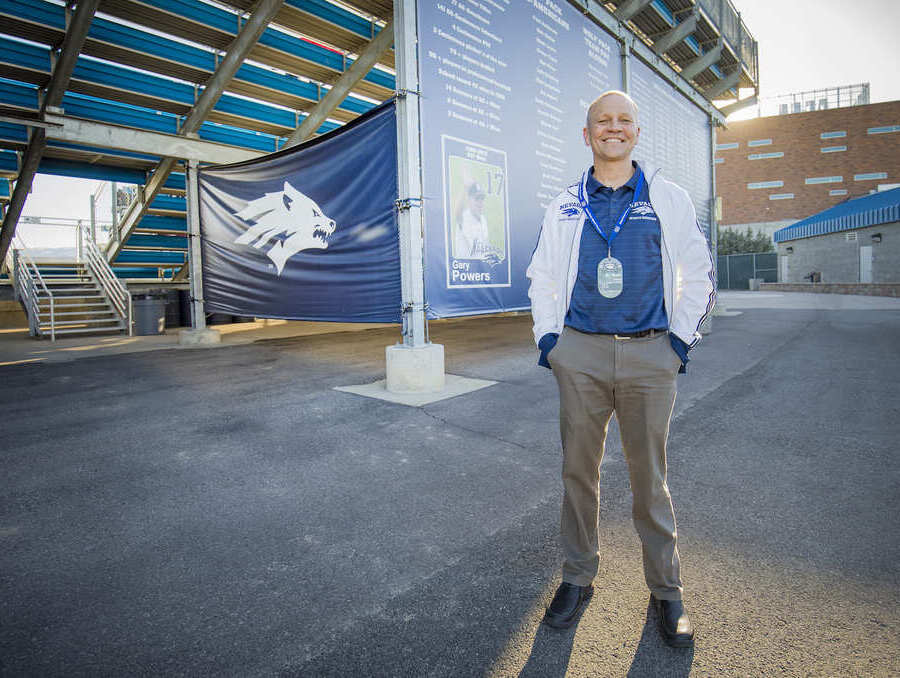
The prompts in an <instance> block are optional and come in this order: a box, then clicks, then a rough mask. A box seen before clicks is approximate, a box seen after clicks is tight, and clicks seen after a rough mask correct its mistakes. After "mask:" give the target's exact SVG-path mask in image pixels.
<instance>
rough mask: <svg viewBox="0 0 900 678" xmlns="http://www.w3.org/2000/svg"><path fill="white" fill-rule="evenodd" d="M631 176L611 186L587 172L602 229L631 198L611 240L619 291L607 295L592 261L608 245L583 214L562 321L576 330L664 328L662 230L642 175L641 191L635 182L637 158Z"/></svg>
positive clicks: (615, 331)
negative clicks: (625, 217)
mask: <svg viewBox="0 0 900 678" xmlns="http://www.w3.org/2000/svg"><path fill="white" fill-rule="evenodd" d="M633 164H634V167H635V172H634V174H633V175H632V176H631V178H630V179H629V180H628V181H627V182H626V183H625V185H623V186H620V187H619V188H617V189H616V190H612V189H611V188H609V187H607V186H604V185H603V184H601V183H600V182H598V181H597V180H596V179H595V178H594V176H593V168H591V170H590V171H589V174H588V179H587V187H586V188H587V199H588V204H589V205H590V208H591V211H592V212H593V213H594V217H595V218H596V219H597V223H599V224H600V226H601V227H602V228H603V231H604V233H609V232H610V231H612V229H613V227H614V226H615V224H616V221H617V220H618V219H619V217H620V216H621V214H622V212H623V211H624V210H625V208H626V207H628V204H629V203H630V202H631V201H632V199H633V198H634V200H635V202H634V207H633V208H632V210H631V214H630V215H629V217H628V221H626V222H625V224H624V225H623V226H622V229H621V231H619V234H618V235H617V236H616V237H615V239H614V240H613V242H612V256H613V257H615V258H616V259H618V260H619V261H621V262H622V273H623V286H622V293H621V294H619V296H617V297H615V298H613V299H608V298H606V297H604V296H603V295H602V294H600V292H599V290H598V289H597V264H598V263H599V262H600V260H601V259H604V258H605V257H606V256H607V252H608V250H609V248H608V246H607V242H606V240H604V239H603V238H602V237H601V236H600V234H599V233H597V229H596V228H594V225H593V224H592V223H591V220H590V219H585V222H584V228H583V229H582V233H581V246H580V249H579V254H578V276H577V278H576V280H575V288H574V289H573V290H572V300H571V302H570V304H569V310H568V313H567V314H566V320H565V324H566V325H567V326H569V327H572V328H574V329H576V330H579V331H581V332H591V333H598V334H626V333H627V334H630V333H634V332H643V331H645V330H666V329H667V328H668V327H669V321H668V318H667V317H666V307H665V301H664V297H663V272H662V250H661V240H662V233H661V232H660V227H659V218H658V217H657V216H656V212H655V211H654V210H653V207H652V205H651V204H650V196H649V187H648V186H647V181H646V178H645V180H644V184H643V187H642V189H641V194H640V195H638V196H635V195H634V191H635V188H636V186H637V180H638V172H637V167H638V166H637V163H633Z"/></svg>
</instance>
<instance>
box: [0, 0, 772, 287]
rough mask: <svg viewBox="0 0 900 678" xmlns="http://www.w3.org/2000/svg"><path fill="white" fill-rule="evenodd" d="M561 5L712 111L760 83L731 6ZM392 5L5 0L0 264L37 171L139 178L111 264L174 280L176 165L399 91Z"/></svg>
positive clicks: (334, 116) (179, 169) (226, 158)
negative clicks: (627, 43)
mask: <svg viewBox="0 0 900 678" xmlns="http://www.w3.org/2000/svg"><path fill="white" fill-rule="evenodd" d="M420 1H424V0H420ZM569 1H570V3H571V4H572V5H574V6H576V7H578V8H579V9H580V10H581V11H583V12H584V13H585V14H588V15H590V16H592V17H593V18H594V20H595V21H597V22H598V23H601V24H602V25H604V26H605V27H606V28H607V29H608V30H611V31H613V32H614V33H616V34H617V35H619V36H629V37H628V39H629V40H632V42H633V43H634V44H635V46H636V47H640V48H641V49H642V50H644V52H643V53H645V55H646V56H645V58H647V57H652V58H653V59H656V60H657V61H659V62H664V65H666V67H667V68H669V69H670V72H671V76H670V77H671V79H672V80H673V82H674V81H675V80H677V81H678V82H677V83H675V84H677V85H678V86H679V87H680V89H681V91H682V92H684V93H685V94H686V95H687V96H689V97H691V98H693V99H694V101H695V102H697V103H699V104H701V105H704V106H706V107H707V109H708V110H710V111H712V112H714V113H715V114H716V115H718V111H716V109H714V108H712V106H711V104H710V102H711V101H712V100H713V99H716V100H722V99H724V98H728V97H731V98H737V95H738V91H739V88H741V87H750V88H754V89H756V88H757V84H756V83H757V47H756V42H755V40H753V37H752V35H751V34H750V33H749V31H748V30H747V29H746V26H744V24H743V23H742V22H741V19H740V15H739V14H738V13H737V11H736V10H735V9H734V7H733V6H732V5H731V2H730V0H616V1H610V2H605V3H602V4H601V3H598V2H596V0H569ZM393 16H394V7H393V1H392V0H0V212H2V213H3V217H4V219H3V226H2V231H0V262H3V261H4V260H5V255H6V252H7V249H8V248H9V245H10V242H11V240H12V237H13V234H14V232H15V227H16V223H17V221H18V217H19V215H20V213H21V209H22V206H23V205H24V201H25V196H26V195H27V193H28V191H29V190H30V186H31V182H32V179H33V176H34V174H35V173H38V172H39V173H45V174H56V175H63V176H71V177H82V178H92V179H103V180H108V181H116V182H122V183H130V184H137V185H138V186H139V187H140V188H139V190H137V191H136V192H135V199H134V201H133V202H132V204H131V205H130V206H129V207H128V209H127V210H126V211H125V213H124V214H123V216H122V218H121V223H119V224H118V225H117V228H116V229H114V238H113V240H112V242H111V245H110V247H109V249H108V250H107V252H106V254H107V258H108V259H109V260H110V262H111V264H112V265H113V266H114V269H115V270H116V272H117V274H118V275H123V276H124V277H148V276H149V277H156V276H157V275H158V276H159V277H160V278H163V279H171V278H173V277H175V278H184V277H185V276H186V275H187V268H188V267H187V266H186V265H185V263H186V261H187V258H186V257H187V254H186V249H185V240H186V239H185V237H184V236H185V234H186V233H187V225H186V219H185V202H184V190H185V180H184V173H183V172H184V170H183V164H184V160H187V159H194V160H198V161H201V162H206V163H227V162H235V161H240V160H246V159H249V158H252V157H256V156H259V155H263V154H265V153H269V152H273V151H276V150H279V149H282V148H285V147H287V146H292V145H294V144H297V143H300V142H302V141H303V140H304V139H307V138H310V137H312V136H314V135H319V134H323V133H326V132H328V131H330V130H333V129H336V128H337V127H339V126H341V125H342V124H344V123H346V122H349V121H351V120H353V119H355V118H356V117H357V116H359V115H360V114H362V113H364V112H366V111H368V110H370V109H372V108H373V107H374V106H376V105H378V104H379V103H381V102H383V101H385V100H387V99H389V98H391V97H392V96H394V95H395V90H396V79H395V71H394V51H393V44H392V43H393ZM643 53H642V54H643ZM754 100H755V99H754ZM748 103H751V101H750V100H749V99H745V100H744V101H741V102H737V104H738V105H745V104H748ZM726 108H727V107H726ZM722 112H723V113H725V112H726V110H725V109H722ZM11 181H15V182H16V186H15V189H14V190H10V182H11ZM139 271H140V273H139Z"/></svg>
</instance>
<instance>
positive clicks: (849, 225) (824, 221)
mask: <svg viewBox="0 0 900 678" xmlns="http://www.w3.org/2000/svg"><path fill="white" fill-rule="evenodd" d="M898 221H900V188H893V189H891V190H889V191H879V192H878V193H870V194H869V195H864V196H862V197H861V198H853V199H852V200H848V201H846V202H842V203H840V204H839V205H835V206H834V207H829V208H828V209H827V210H824V211H822V212H819V213H818V214H814V215H812V216H811V217H807V218H806V219H803V220H802V221H798V222H797V223H795V224H791V225H790V226H785V227H784V228H782V229H779V230H777V231H775V234H774V239H775V242H786V241H788V240H799V239H800V238H812V237H814V236H817V235H825V234H826V233H839V232H840V231H852V230H854V229H857V228H865V227H867V226H878V225H880V224H890V223H894V222H898Z"/></svg>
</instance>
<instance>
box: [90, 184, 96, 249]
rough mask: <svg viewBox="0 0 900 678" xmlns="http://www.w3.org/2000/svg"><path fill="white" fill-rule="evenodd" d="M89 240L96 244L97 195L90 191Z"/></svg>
mask: <svg viewBox="0 0 900 678" xmlns="http://www.w3.org/2000/svg"><path fill="white" fill-rule="evenodd" d="M91 240H92V241H93V243H94V245H96V244H97V197H96V196H95V195H94V194H93V193H91Z"/></svg>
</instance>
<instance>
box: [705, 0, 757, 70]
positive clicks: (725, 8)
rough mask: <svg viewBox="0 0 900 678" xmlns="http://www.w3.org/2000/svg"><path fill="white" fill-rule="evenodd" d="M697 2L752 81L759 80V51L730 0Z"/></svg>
mask: <svg viewBox="0 0 900 678" xmlns="http://www.w3.org/2000/svg"><path fill="white" fill-rule="evenodd" d="M698 4H699V5H700V7H701V8H703V11H704V12H705V13H706V15H707V16H708V17H709V18H710V20H711V21H712V22H713V24H714V25H715V27H716V28H717V29H718V30H719V32H720V33H721V34H722V37H723V38H725V41H726V42H727V43H728V45H729V47H731V50H732V51H733V52H734V53H735V54H736V55H737V57H738V58H739V59H740V61H741V62H742V63H743V65H744V67H745V68H746V69H747V71H748V72H749V73H750V77H751V78H752V79H753V82H759V63H758V62H759V53H758V47H757V43H756V40H754V39H753V34H752V33H750V31H749V30H747V26H746V24H744V22H743V20H742V19H741V13H740V12H738V11H737V10H736V9H735V8H734V5H732V4H731V0H698Z"/></svg>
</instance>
